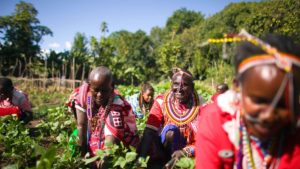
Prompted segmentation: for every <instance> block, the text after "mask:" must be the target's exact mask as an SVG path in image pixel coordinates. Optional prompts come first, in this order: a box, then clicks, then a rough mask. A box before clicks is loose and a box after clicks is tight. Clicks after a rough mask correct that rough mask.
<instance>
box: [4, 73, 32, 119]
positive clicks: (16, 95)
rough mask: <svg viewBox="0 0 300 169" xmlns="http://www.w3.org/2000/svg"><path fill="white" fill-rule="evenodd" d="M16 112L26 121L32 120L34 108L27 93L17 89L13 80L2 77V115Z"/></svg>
mask: <svg viewBox="0 0 300 169" xmlns="http://www.w3.org/2000/svg"><path fill="white" fill-rule="evenodd" d="M11 114H16V115H17V116H18V117H19V118H20V120H22V121H24V122H25V123H27V122H29V121H30V120H32V109H31V105H30V102H29V100H28V97H27V95H26V94H25V93H23V92H22V91H20V90H17V89H16V88H15V87H14V86H13V83H12V80H11V79H9V78H6V77H0V116H5V115H11Z"/></svg>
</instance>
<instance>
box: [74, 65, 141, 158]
mask: <svg viewBox="0 0 300 169" xmlns="http://www.w3.org/2000/svg"><path fill="white" fill-rule="evenodd" d="M76 92H77V93H73V98H74V100H73V103H74V105H75V108H76V115H77V129H78V136H79V144H80V146H81V152H82V155H85V153H86V152H87V151H89V152H90V153H91V154H92V155H95V153H96V151H97V150H98V149H104V148H105V144H104V143H105V142H111V143H119V142H120V141H121V142H123V144H124V145H125V146H128V145H132V146H136V145H137V143H138V135H137V134H136V123H135V117H134V115H133V113H132V110H131V106H130V104H129V103H127V102H126V101H125V100H124V99H123V98H122V97H121V96H120V95H118V94H116V93H115V92H114V89H113V85H112V73H111V71H110V70H109V69H108V68H106V67H104V66H101V67H97V68H95V69H94V70H92V72H91V73H90V74H89V79H88V83H84V84H83V85H82V86H80V87H79V88H78V89H77V90H76Z"/></svg>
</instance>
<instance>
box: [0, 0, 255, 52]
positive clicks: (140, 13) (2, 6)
mask: <svg viewBox="0 0 300 169" xmlns="http://www.w3.org/2000/svg"><path fill="white" fill-rule="evenodd" d="M23 1H25V2H29V3H31V4H33V6H34V7H35V9H36V10H37V11H38V15H37V18H38V19H39V20H40V24H41V25H44V26H47V27H48V28H50V29H51V31H52V32H53V36H44V37H43V39H42V41H41V43H40V45H41V47H42V49H43V50H44V51H48V50H50V49H51V50H55V51H58V52H59V51H64V50H69V49H70V47H71V45H72V42H73V39H74V36H75V34H76V33H77V32H80V33H84V34H85V35H86V37H88V38H90V37H91V36H95V37H96V38H100V36H101V32H100V25H101V23H102V22H106V23H107V25H108V30H109V32H108V33H107V35H109V34H110V33H112V32H115V31H120V30H127V31H130V32H136V31H137V30H139V29H141V30H143V31H145V32H146V33H147V34H149V33H150V31H151V28H153V27H155V26H158V27H164V26H165V24H166V21H167V19H168V18H169V17H170V16H172V14H173V12H174V11H176V10H178V9H180V8H186V9H188V10H193V11H197V12H201V13H202V14H204V15H205V17H208V16H211V15H213V14H215V13H216V12H219V11H221V10H222V9H223V8H224V7H225V6H226V5H228V4H229V3H235V2H240V1H242V0H23ZM244 1H245V0H244ZM248 1H251V0H248ZM18 2H20V1H19V0H0V16H5V15H11V14H12V13H13V12H14V10H15V5H16V4H17V3H18Z"/></svg>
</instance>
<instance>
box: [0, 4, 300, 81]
mask: <svg viewBox="0 0 300 169" xmlns="http://www.w3.org/2000/svg"><path fill="white" fill-rule="evenodd" d="M299 9H300V1H299V0H267V1H261V2H240V3H231V4H229V5H227V6H226V7H225V8H224V9H223V10H222V11H220V12H218V13H216V14H214V15H212V16H209V17H206V18H205V17H204V15H203V14H202V13H201V12H198V11H192V10H188V9H186V8H181V9H178V10H176V11H175V12H174V13H173V15H171V16H170V17H169V18H168V19H167V20H166V23H165V26H164V27H153V28H152V29H151V31H150V34H149V35H147V34H146V33H145V32H144V31H143V30H138V31H136V32H129V31H126V30H121V31H116V32H110V34H109V35H106V34H107V33H108V31H109V28H108V26H107V23H106V22H102V23H99V25H100V27H99V31H100V32H101V35H102V36H101V37H94V36H92V37H86V36H85V34H84V33H80V32H78V33H77V34H76V35H74V40H73V44H72V48H71V49H70V50H69V51H64V52H56V51H54V50H52V51H50V53H46V54H45V53H42V52H41V47H40V45H39V44H40V42H41V39H42V37H43V36H46V35H52V31H51V30H50V29H49V28H48V27H47V26H44V25H42V23H40V21H39V19H38V17H37V15H38V11H37V10H36V9H35V7H34V6H33V5H32V4H30V3H26V2H23V1H21V2H20V3H18V4H17V5H16V7H15V11H14V12H13V13H12V14H11V15H8V16H1V17H0V69H1V74H2V75H5V76H6V75H9V76H16V77H27V78H52V77H56V78H63V79H77V80H83V79H85V78H86V77H87V75H88V72H89V71H90V70H91V69H92V68H93V67H96V66H99V65H104V66H107V67H109V68H110V69H111V70H112V71H113V73H114V76H115V80H116V81H115V82H116V84H124V85H128V84H134V85H138V84H140V83H141V82H144V81H151V82H155V83H157V82H159V81H161V80H164V79H166V78H167V77H168V75H169V72H170V70H171V68H172V67H175V66H176V67H181V68H187V69H188V70H190V71H191V72H192V73H193V75H194V76H195V79H197V80H208V81H211V79H213V80H214V81H215V82H223V81H230V80H231V79H232V75H233V73H234V72H233V69H232V64H233V58H234V50H233V49H234V47H235V46H236V43H231V42H227V43H226V42H224V43H211V44H209V45H203V44H205V42H207V40H208V39H209V38H223V37H224V35H225V34H235V33H238V32H239V31H240V30H241V29H242V28H245V29H246V30H247V31H248V32H249V33H251V34H254V35H256V36H261V35H263V34H265V33H279V34H283V35H288V36H290V37H292V38H293V39H294V40H295V41H297V42H299V41H300V32H299V30H300V17H299V16H300V10H299Z"/></svg>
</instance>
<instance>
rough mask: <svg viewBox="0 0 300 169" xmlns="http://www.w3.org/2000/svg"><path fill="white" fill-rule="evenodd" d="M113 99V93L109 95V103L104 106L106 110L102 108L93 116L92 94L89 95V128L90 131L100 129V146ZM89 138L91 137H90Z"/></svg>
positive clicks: (99, 145)
mask: <svg viewBox="0 0 300 169" xmlns="http://www.w3.org/2000/svg"><path fill="white" fill-rule="evenodd" d="M112 100H113V94H112V95H111V96H110V97H109V99H108V103H107V105H106V106H105V108H104V111H103V109H102V111H101V110H98V112H97V113H96V114H95V115H94V116H93V109H92V96H91V95H88V97H87V117H88V130H89V131H92V132H94V131H98V132H99V137H100V142H99V144H98V148H100V147H101V137H102V133H103V131H104V130H103V129H104V126H105V120H106V117H107V115H108V113H109V111H110V108H111V104H112ZM88 133H89V135H90V134H91V133H90V132H88ZM88 140H89V137H88Z"/></svg>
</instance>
